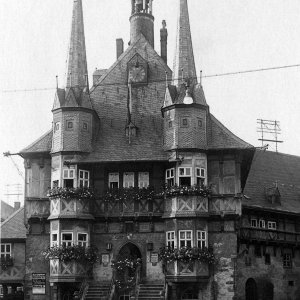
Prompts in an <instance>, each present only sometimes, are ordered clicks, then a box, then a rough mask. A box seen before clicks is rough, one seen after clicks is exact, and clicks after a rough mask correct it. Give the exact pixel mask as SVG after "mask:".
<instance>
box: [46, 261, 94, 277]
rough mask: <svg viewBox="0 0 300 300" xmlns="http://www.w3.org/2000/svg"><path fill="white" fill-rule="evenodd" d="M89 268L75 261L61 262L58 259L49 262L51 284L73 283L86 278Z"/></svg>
mask: <svg viewBox="0 0 300 300" xmlns="http://www.w3.org/2000/svg"><path fill="white" fill-rule="evenodd" d="M90 268H91V266H90V265H89V264H83V263H80V262H77V261H75V260H72V261H68V262H63V261H60V260H58V259H51V260H50V281H51V282H60V281H61V282H74V281H78V279H82V278H85V277H87V276H88V272H89V270H90Z"/></svg>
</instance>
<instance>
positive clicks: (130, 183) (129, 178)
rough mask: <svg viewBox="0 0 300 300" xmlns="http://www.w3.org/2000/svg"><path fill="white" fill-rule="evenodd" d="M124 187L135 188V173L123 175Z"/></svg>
mask: <svg viewBox="0 0 300 300" xmlns="http://www.w3.org/2000/svg"><path fill="white" fill-rule="evenodd" d="M123 187H124V188H129V187H134V173H133V172H127V173H124V174H123Z"/></svg>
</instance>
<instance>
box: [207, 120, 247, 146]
mask: <svg viewBox="0 0 300 300" xmlns="http://www.w3.org/2000/svg"><path fill="white" fill-rule="evenodd" d="M207 126H208V129H207V143H208V149H210V150H218V149H219V150H221V149H247V148H253V146H252V145H250V144H249V143H247V142H245V141H243V140H242V139H240V138H239V137H237V136H236V135H234V134H233V133H232V132H231V131H230V130H229V129H227V128H226V127H225V126H224V125H223V124H222V123H221V122H220V121H218V120H217V119H216V118H215V117H214V116H213V115H212V114H209V118H208V123H207Z"/></svg>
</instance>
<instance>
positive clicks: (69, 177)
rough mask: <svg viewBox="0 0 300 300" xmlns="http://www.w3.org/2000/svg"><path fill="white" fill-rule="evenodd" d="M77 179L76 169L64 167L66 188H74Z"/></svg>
mask: <svg viewBox="0 0 300 300" xmlns="http://www.w3.org/2000/svg"><path fill="white" fill-rule="evenodd" d="M74 180H75V169H71V168H68V169H63V183H64V187H66V188H73V187H74Z"/></svg>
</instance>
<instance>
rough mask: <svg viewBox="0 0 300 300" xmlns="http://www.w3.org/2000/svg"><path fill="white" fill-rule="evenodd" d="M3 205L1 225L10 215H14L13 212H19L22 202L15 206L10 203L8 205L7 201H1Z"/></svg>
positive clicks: (0, 210) (0, 211) (16, 203)
mask: <svg viewBox="0 0 300 300" xmlns="http://www.w3.org/2000/svg"><path fill="white" fill-rule="evenodd" d="M0 204H1V209H0V213H1V220H0V223H1V222H3V221H5V220H6V219H7V218H8V217H9V216H10V215H12V213H13V212H15V211H16V210H18V209H19V208H20V206H21V203H20V202H15V203H14V206H11V205H9V204H8V203H6V202H5V201H2V200H1V201H0Z"/></svg>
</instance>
